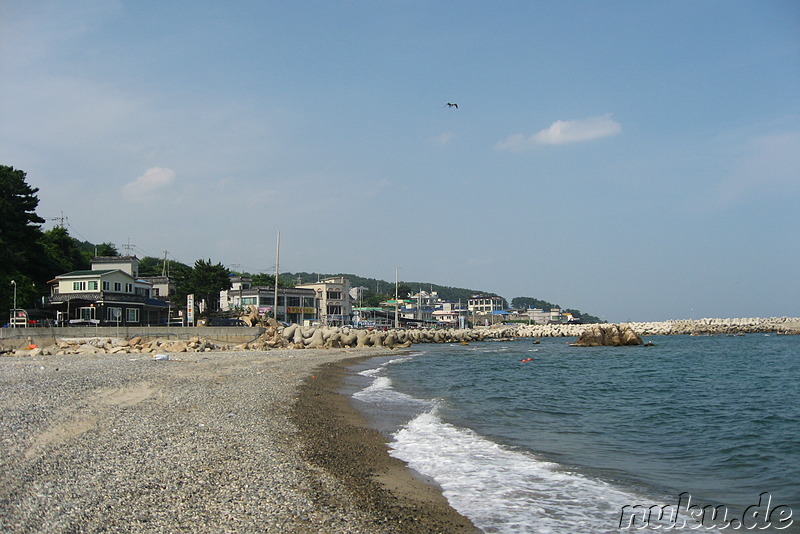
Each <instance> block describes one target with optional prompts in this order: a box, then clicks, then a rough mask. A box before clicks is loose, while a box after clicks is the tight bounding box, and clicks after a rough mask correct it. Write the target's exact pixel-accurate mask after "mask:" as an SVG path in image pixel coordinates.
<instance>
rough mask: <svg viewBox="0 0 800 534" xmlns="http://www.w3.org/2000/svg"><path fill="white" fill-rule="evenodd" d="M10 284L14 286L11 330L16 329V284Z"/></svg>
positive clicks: (12, 282) (13, 282)
mask: <svg viewBox="0 0 800 534" xmlns="http://www.w3.org/2000/svg"><path fill="white" fill-rule="evenodd" d="M11 284H12V285H13V286H14V311H13V312H11V328H16V327H17V282H16V281H15V280H12V281H11Z"/></svg>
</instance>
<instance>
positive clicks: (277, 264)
mask: <svg viewBox="0 0 800 534" xmlns="http://www.w3.org/2000/svg"><path fill="white" fill-rule="evenodd" d="M280 258H281V231H280V230H278V244H277V247H276V249H275V300H274V302H273V303H272V306H273V309H274V310H275V320H276V321H277V320H278V274H279V269H280ZM284 315H285V314H284Z"/></svg>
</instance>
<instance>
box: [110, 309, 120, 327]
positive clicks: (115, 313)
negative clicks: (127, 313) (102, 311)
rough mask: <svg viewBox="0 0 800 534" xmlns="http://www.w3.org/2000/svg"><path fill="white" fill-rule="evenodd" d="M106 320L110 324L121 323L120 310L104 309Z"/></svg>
mask: <svg viewBox="0 0 800 534" xmlns="http://www.w3.org/2000/svg"><path fill="white" fill-rule="evenodd" d="M106 320H108V321H111V322H112V323H116V322H119V321H122V308H106Z"/></svg>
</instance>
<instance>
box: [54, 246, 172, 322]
mask: <svg viewBox="0 0 800 534" xmlns="http://www.w3.org/2000/svg"><path fill="white" fill-rule="evenodd" d="M49 284H50V297H49V298H48V299H47V307H48V308H49V309H50V310H52V311H54V312H55V321H56V324H57V325H60V326H67V325H70V324H87V325H88V324H94V325H126V326H130V325H149V324H162V323H164V322H165V321H166V318H167V313H168V305H167V303H166V302H164V301H162V300H158V299H154V298H152V287H153V284H152V283H150V282H147V281H145V280H142V279H140V278H139V259H138V258H137V257H136V256H115V257H97V258H94V259H93V260H92V268H91V269H90V270H79V271H72V272H69V273H65V274H61V275H58V276H56V277H55V278H54V279H53V280H51V281H50V282H49Z"/></svg>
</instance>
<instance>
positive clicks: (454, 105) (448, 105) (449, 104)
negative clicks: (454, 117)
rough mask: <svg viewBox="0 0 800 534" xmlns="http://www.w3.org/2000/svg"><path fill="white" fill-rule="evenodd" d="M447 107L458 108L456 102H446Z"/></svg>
mask: <svg viewBox="0 0 800 534" xmlns="http://www.w3.org/2000/svg"><path fill="white" fill-rule="evenodd" d="M445 105H446V106H447V107H448V108H456V109H458V104H453V103H452V102H448V103H447V104H445Z"/></svg>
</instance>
